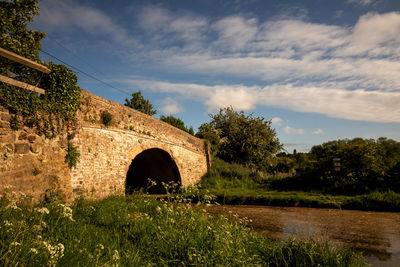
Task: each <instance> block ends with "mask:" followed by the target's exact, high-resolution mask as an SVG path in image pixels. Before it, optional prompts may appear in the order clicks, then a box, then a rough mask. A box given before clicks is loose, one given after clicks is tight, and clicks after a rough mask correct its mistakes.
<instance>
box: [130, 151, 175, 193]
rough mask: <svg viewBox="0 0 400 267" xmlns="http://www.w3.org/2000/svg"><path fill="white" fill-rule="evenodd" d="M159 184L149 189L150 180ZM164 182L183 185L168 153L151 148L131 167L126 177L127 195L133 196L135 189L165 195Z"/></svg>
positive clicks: (133, 162) (133, 161)
mask: <svg viewBox="0 0 400 267" xmlns="http://www.w3.org/2000/svg"><path fill="white" fill-rule="evenodd" d="M148 179H151V180H152V181H155V182H156V183H157V184H156V185H155V186H152V187H150V188H148V186H149V180H148ZM162 182H164V183H169V182H175V183H179V184H181V176H180V173H179V170H178V167H177V166H176V163H175V161H174V160H173V159H172V158H171V156H170V155H169V154H168V152H166V151H164V150H162V149H158V148H151V149H147V150H144V151H143V152H142V153H140V154H138V155H137V156H136V157H135V158H134V159H133V160H132V163H131V165H130V166H129V170H128V173H127V175H126V183H125V193H126V194H131V193H132V192H133V191H134V190H135V189H140V188H143V189H147V188H148V193H150V194H164V193H166V192H165V189H164V187H163V186H162Z"/></svg>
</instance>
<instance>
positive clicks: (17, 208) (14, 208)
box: [8, 203, 21, 210]
mask: <svg viewBox="0 0 400 267" xmlns="http://www.w3.org/2000/svg"><path fill="white" fill-rule="evenodd" d="M8 208H9V209H12V210H21V208H20V207H18V206H17V204H15V203H13V204H11V205H10V206H8Z"/></svg>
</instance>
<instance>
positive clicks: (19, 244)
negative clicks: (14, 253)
mask: <svg viewBox="0 0 400 267" xmlns="http://www.w3.org/2000/svg"><path fill="white" fill-rule="evenodd" d="M11 246H15V247H16V246H21V243H18V242H12V243H11Z"/></svg>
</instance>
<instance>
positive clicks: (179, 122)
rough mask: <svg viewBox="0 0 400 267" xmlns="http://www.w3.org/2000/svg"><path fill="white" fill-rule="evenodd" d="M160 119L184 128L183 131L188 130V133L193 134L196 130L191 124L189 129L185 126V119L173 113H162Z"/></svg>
mask: <svg viewBox="0 0 400 267" xmlns="http://www.w3.org/2000/svg"><path fill="white" fill-rule="evenodd" d="M160 120H162V121H164V122H166V123H169V124H171V125H172V126H175V127H176V128H178V129H181V130H183V131H185V132H187V133H189V134H191V135H193V134H194V130H193V127H192V126H190V128H189V129H188V128H187V127H186V126H185V123H184V122H183V120H181V119H179V118H176V117H174V116H172V115H169V116H164V115H161V117H160Z"/></svg>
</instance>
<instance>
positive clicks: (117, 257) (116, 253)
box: [112, 249, 120, 261]
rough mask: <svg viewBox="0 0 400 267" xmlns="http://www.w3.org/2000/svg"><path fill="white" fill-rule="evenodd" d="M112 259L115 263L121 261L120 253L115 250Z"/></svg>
mask: <svg viewBox="0 0 400 267" xmlns="http://www.w3.org/2000/svg"><path fill="white" fill-rule="evenodd" d="M112 259H113V260H114V261H117V260H119V259H120V258H119V252H118V250H116V249H114V253H113V255H112Z"/></svg>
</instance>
